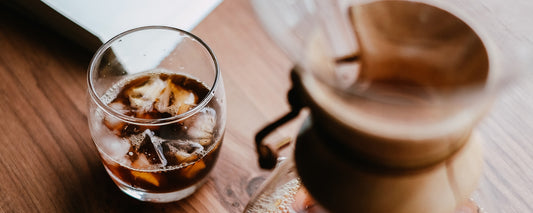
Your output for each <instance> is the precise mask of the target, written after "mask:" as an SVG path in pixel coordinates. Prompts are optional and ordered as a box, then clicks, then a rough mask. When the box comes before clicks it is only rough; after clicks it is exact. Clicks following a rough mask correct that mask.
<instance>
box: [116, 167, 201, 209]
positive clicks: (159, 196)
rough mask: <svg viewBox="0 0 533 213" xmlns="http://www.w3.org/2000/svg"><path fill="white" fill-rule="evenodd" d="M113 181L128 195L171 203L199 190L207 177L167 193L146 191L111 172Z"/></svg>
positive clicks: (153, 201)
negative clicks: (130, 184)
mask: <svg viewBox="0 0 533 213" xmlns="http://www.w3.org/2000/svg"><path fill="white" fill-rule="evenodd" d="M109 175H110V176H111V178H112V179H113V181H114V182H115V183H116V184H117V186H118V188H119V189H120V190H122V191H123V192H124V193H126V194H127V195H129V196H131V197H133V198H135V199H137V200H141V201H146V202H152V203H170V202H174V201H178V200H181V199H183V198H186V197H188V196H190V195H192V194H193V193H194V192H196V190H198V189H199V188H200V187H201V186H202V185H203V184H204V183H205V181H206V180H207V179H203V180H201V181H199V182H198V183H195V184H194V185H191V186H189V187H187V188H184V189H181V190H179V191H175V192H167V193H152V192H146V191H143V190H139V189H137V188H134V187H131V186H129V185H127V184H125V183H124V182H122V180H120V179H118V178H117V177H115V176H114V175H113V174H112V173H109Z"/></svg>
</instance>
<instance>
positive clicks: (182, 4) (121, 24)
mask: <svg viewBox="0 0 533 213" xmlns="http://www.w3.org/2000/svg"><path fill="white" fill-rule="evenodd" d="M42 1H43V2H44V3H45V4H47V5H48V6H50V7H52V8H54V9H55V10H56V11H58V12H59V13H61V14H62V15H63V16H65V17H67V18H69V19H70V20H72V21H73V22H75V23H77V24H78V25H80V26H81V27H83V28H85V29H86V30H87V31H89V32H91V33H92V34H94V35H96V36H97V37H98V38H100V40H101V41H102V42H105V41H107V40H109V39H111V38H112V37H113V36H115V35H117V34H119V33H121V32H124V31H126V30H129V29H132V28H135V27H141V26H146V25H165V26H173V27H178V28H181V29H184V30H191V29H193V28H194V27H195V26H196V25H197V24H198V23H200V21H201V20H202V19H203V18H204V17H205V16H207V14H209V12H211V11H212V10H213V9H214V8H215V7H216V6H217V5H218V4H220V2H222V0H194V1H186V0H177V1H176V0H152V1H145V0H131V1H129V0H113V1H106V0H81V1H71V0H42Z"/></svg>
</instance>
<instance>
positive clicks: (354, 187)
mask: <svg viewBox="0 0 533 213" xmlns="http://www.w3.org/2000/svg"><path fill="white" fill-rule="evenodd" d="M252 5H253V6H254V9H255V11H256V13H257V15H258V17H259V19H260V21H261V22H262V23H263V25H264V27H265V29H266V30H267V31H268V32H269V33H270V34H271V36H272V38H273V39H274V40H275V41H276V42H277V43H278V44H279V46H280V47H281V48H282V49H283V50H284V51H285V52H286V53H287V54H288V56H289V57H290V58H291V59H292V61H293V62H294V63H295V68H294V69H293V71H292V73H291V79H292V83H293V87H292V89H291V90H290V91H289V94H288V98H289V103H290V105H291V109H292V110H291V112H289V113H288V114H287V115H285V116H283V117H282V118H280V119H279V120H277V121H275V122H274V123H272V124H270V125H268V126H266V127H265V129H263V130H262V131H261V132H259V133H258V134H257V137H256V145H257V152H258V154H259V158H260V160H259V161H260V166H261V167H262V168H266V169H271V168H274V167H276V170H275V171H274V173H273V174H272V176H271V177H270V178H269V179H268V180H267V181H266V182H265V183H264V184H263V186H262V187H261V188H260V189H259V190H258V192H257V193H256V195H254V197H253V198H252V200H251V201H250V203H249V204H248V206H247V207H246V209H245V212H364V213H382V212H387V213H453V212H478V211H481V210H480V209H479V208H478V206H477V205H476V204H475V203H474V202H473V201H472V200H470V197H471V195H472V193H473V192H474V191H475V190H476V188H477V186H478V182H479V179H480V176H481V174H482V163H483V160H482V150H481V144H480V140H481V137H480V135H479V134H477V133H476V131H475V127H476V124H477V123H478V121H479V120H480V119H481V118H482V117H483V116H484V114H485V113H486V112H487V111H488V109H489V107H490V105H491V103H492V101H493V99H494V96H495V94H496V93H498V91H499V90H501V89H502V87H503V86H504V85H505V84H506V82H508V79H509V78H510V77H509V75H508V74H503V73H502V72H501V69H500V67H498V66H499V64H500V63H498V62H497V60H498V58H499V57H498V56H497V55H496V54H497V53H498V52H499V51H497V50H496V48H495V47H494V45H492V43H491V41H490V39H489V37H487V35H486V34H485V33H483V29H478V28H476V26H477V25H476V23H475V20H473V19H471V18H470V17H469V16H468V14H466V13H462V12H461V11H460V10H458V9H457V8H455V9H454V7H451V6H450V5H449V4H446V3H445V1H441V2H440V3H439V2H436V1H423V0H414V1H412V0H409V1H392V0H387V1H368V0H367V1H357V0H345V1H334V0H315V1H313V0H275V1H272V0H253V1H252ZM302 108H309V109H310V116H309V117H308V118H307V119H306V121H305V122H304V124H303V126H302V127H301V129H300V132H299V134H298V136H297V138H296V140H295V141H296V142H295V144H294V146H293V147H294V155H293V156H291V157H290V158H288V159H287V160H284V161H282V162H278V161H277V153H278V150H276V149H273V148H272V146H270V145H266V143H265V142H264V138H265V137H266V136H267V135H268V134H269V133H270V132H272V131H274V130H275V129H276V128H277V127H279V126H281V125H283V124H284V123H285V122H287V121H288V120H291V119H292V118H294V117H296V116H297V115H298V113H299V111H300V110H301V109H302ZM276 164H278V165H277V166H276Z"/></svg>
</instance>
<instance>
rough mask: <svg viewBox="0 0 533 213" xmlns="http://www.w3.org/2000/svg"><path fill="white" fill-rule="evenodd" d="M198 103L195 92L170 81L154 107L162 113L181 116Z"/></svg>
mask: <svg viewBox="0 0 533 213" xmlns="http://www.w3.org/2000/svg"><path fill="white" fill-rule="evenodd" d="M197 101H198V96H197V95H196V94H195V93H194V92H192V91H190V90H186V89H185V88H183V87H181V86H179V85H176V84H174V83H173V82H172V81H171V80H170V79H169V80H167V82H166V87H165V89H164V90H163V91H162V92H161V95H160V96H159V98H158V99H157V100H156V103H155V104H154V107H155V109H156V110H157V111H158V112H161V113H169V114H171V115H179V114H181V113H184V112H187V111H188V110H189V109H191V108H192V107H194V106H195V105H196V104H197Z"/></svg>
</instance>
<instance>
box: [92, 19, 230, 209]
mask: <svg viewBox="0 0 533 213" xmlns="http://www.w3.org/2000/svg"><path fill="white" fill-rule="evenodd" d="M87 82H88V92H89V95H88V98H89V100H88V105H89V107H88V109H89V114H88V121H89V128H90V131H91V135H92V138H93V141H94V144H95V145H96V147H97V149H98V152H99V154H100V157H101V159H102V163H103V165H104V167H105V169H106V170H107V172H108V173H109V176H111V179H113V181H114V182H115V183H116V185H117V186H118V188H120V189H121V190H122V191H123V192H124V193H126V194H128V195H130V196H132V197H134V198H136V199H139V200H142V201H149V202H172V201H177V200H180V199H183V198H185V197H187V196H189V195H191V194H192V193H194V192H195V191H196V190H197V189H198V188H199V187H200V186H201V185H202V184H203V183H204V182H205V177H206V176H207V175H208V174H209V172H210V171H211V170H212V168H213V167H214V165H215V162H216V160H217V157H218V153H219V152H220V147H221V145H222V140H223V137H224V130H225V122H226V106H225V93H224V85H223V82H222V77H221V75H220V70H219V67H218V64H217V60H216V57H215V55H214V53H213V51H212V50H211V49H210V48H209V47H208V46H207V45H206V44H205V43H204V42H203V41H202V40H201V39H200V38H198V37H197V36H195V35H193V34H191V33H189V32H186V31H183V30H180V29H176V28H171V27H165V26H147V27H141V28H136V29H132V30H129V31H126V32H124V33H121V34H119V35H117V36H115V37H114V38H112V39H111V40H110V41H108V42H107V43H105V44H104V45H102V47H100V49H99V50H98V51H97V52H96V54H95V55H94V57H93V59H92V61H91V63H90V66H89V70H88V79H87Z"/></svg>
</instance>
